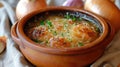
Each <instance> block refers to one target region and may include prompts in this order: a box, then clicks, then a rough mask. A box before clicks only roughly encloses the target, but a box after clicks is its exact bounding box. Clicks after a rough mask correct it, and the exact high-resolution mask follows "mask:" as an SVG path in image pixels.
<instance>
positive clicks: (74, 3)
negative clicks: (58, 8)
mask: <svg viewBox="0 0 120 67" xmlns="http://www.w3.org/2000/svg"><path fill="white" fill-rule="evenodd" d="M63 6H69V7H75V8H83V1H82V0H66V1H65V2H64V3H63Z"/></svg>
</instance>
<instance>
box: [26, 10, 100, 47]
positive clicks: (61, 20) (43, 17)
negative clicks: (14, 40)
mask: <svg viewBox="0 0 120 67" xmlns="http://www.w3.org/2000/svg"><path fill="white" fill-rule="evenodd" d="M85 17H86V16H82V15H81V14H79V13H73V12H67V11H66V12H63V11H56V12H54V11H49V12H44V13H42V14H39V15H36V16H34V17H32V18H31V19H30V20H28V21H27V23H26V24H25V25H24V32H25V34H26V36H28V37H29V38H30V39H31V40H33V41H34V42H36V43H39V44H40V45H44V46H47V47H54V48H64V47H70V48H73V47H81V46H84V45H86V44H88V43H90V42H93V41H94V40H96V39H97V38H98V37H99V36H100V34H101V32H102V31H101V29H100V28H99V25H97V24H96V23H95V22H94V21H91V20H88V19H86V18H85ZM88 17H89V16H88Z"/></svg>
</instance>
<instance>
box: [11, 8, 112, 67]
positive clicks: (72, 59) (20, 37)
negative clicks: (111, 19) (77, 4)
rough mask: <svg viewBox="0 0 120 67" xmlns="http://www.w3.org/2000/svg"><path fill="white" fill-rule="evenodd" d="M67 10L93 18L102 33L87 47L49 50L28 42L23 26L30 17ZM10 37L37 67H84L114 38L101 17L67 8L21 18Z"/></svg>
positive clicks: (49, 9) (13, 27)
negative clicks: (97, 22)
mask: <svg viewBox="0 0 120 67" xmlns="http://www.w3.org/2000/svg"><path fill="white" fill-rule="evenodd" d="M51 10H53V11H56V10H63V11H64V10H67V11H74V12H79V13H82V14H85V15H89V16H92V17H94V18H95V19H97V20H98V21H99V23H100V24H101V25H102V29H103V33H102V34H101V36H100V37H99V38H98V39H96V40H95V41H94V42H92V43H90V44H88V45H87V46H82V47H75V48H59V49H57V48H50V47H43V46H40V45H38V44H36V43H35V42H33V41H32V40H30V39H29V38H28V37H27V36H26V35H25V33H24V32H23V27H24V24H25V23H26V21H27V20H29V19H30V18H31V17H33V16H35V15H37V14H40V13H42V12H45V11H51ZM11 36H12V38H13V40H14V41H15V42H16V43H17V44H18V45H19V47H20V50H21V52H22V53H23V55H24V56H25V57H26V58H27V59H28V61H30V62H31V63H32V64H34V65H35V66H38V67H84V66H87V65H89V64H91V63H93V62H94V61H95V60H97V59H98V58H99V57H100V56H101V55H102V54H103V52H104V50H105V48H106V47H107V45H108V44H109V43H110V42H111V40H112V39H113V36H114V29H113V28H112V26H111V25H110V24H107V22H106V21H104V20H103V19H102V18H101V17H99V16H97V15H95V14H93V13H90V12H87V11H84V10H80V9H75V8H67V7H48V8H46V9H43V10H38V11H35V12H32V13H30V14H29V15H26V16H25V17H23V18H22V19H21V20H20V21H19V22H17V23H16V24H15V25H13V26H12V29H11Z"/></svg>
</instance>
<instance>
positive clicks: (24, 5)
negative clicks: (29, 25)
mask: <svg viewBox="0 0 120 67" xmlns="http://www.w3.org/2000/svg"><path fill="white" fill-rule="evenodd" d="M46 6H47V4H46V0H20V1H19V2H18V4H17V7H16V16H17V18H18V19H20V18H22V17H23V16H25V15H27V14H28V13H31V12H33V11H36V10H39V9H43V8H45V7H46Z"/></svg>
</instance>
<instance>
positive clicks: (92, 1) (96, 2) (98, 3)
mask: <svg viewBox="0 0 120 67" xmlns="http://www.w3.org/2000/svg"><path fill="white" fill-rule="evenodd" d="M84 9H85V10H88V11H91V12H93V13H96V14H98V15H100V16H102V17H103V18H105V19H107V20H109V21H110V23H111V25H112V26H113V27H114V28H115V31H116V32H117V31H118V30H119V29H120V10H119V9H118V8H117V7H116V6H115V4H114V3H113V2H111V1H110V0H86V2H85V5H84Z"/></svg>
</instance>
